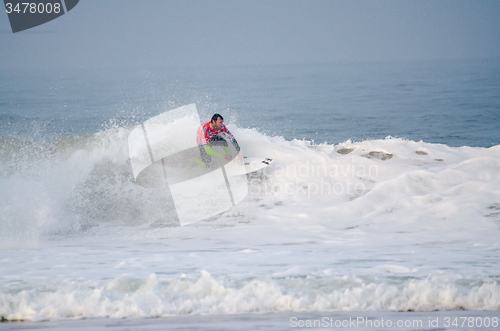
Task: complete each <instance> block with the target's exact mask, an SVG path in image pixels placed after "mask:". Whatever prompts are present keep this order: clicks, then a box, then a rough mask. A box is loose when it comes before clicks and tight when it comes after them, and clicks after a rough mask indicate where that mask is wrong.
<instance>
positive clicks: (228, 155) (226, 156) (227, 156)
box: [224, 154, 233, 161]
mask: <svg viewBox="0 0 500 331" xmlns="http://www.w3.org/2000/svg"><path fill="white" fill-rule="evenodd" d="M224 158H225V159H226V160H228V161H231V160H232V158H233V156H232V155H230V154H226V155H224Z"/></svg>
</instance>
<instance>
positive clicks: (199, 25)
mask: <svg viewBox="0 0 500 331" xmlns="http://www.w3.org/2000/svg"><path fill="white" fill-rule="evenodd" d="M0 45H1V46H0V60H1V64H0V67H40V68H42V67H43V68H51V67H56V66H62V67H108V66H116V67H130V66H152V65H168V66H170V65H233V64H243V65H244V64H290V63H318V62H320V63H324V62H335V61H346V60H347V61H350V60H356V61H357V60H361V61H379V60H407V59H408V60H409V59H448V58H491V57H500V1H496V0H495V1H493V0H492V1H481V0H471V1H460V0H450V1H438V0H432V1H402V0H395V1H353V0H349V1H348V0H345V1H334V0H332V1H319V0H308V1H294V0H289V1H282V0H266V1H257V0H252V1H243V0H240V1H236V0H230V1H224V0H217V1H215V0H214V1H211V0H208V1H187V0H174V1H169V0H80V3H79V4H78V5H77V6H76V7H75V8H74V9H73V10H72V11H70V12H69V13H67V14H66V15H63V16H62V17H60V18H58V19H55V20H53V21H51V22H48V23H46V24H43V25H41V26H38V27H35V28H32V29H30V30H26V31H25V32H19V33H16V34H13V33H12V31H11V29H10V25H9V22H8V17H7V14H6V13H5V14H0Z"/></svg>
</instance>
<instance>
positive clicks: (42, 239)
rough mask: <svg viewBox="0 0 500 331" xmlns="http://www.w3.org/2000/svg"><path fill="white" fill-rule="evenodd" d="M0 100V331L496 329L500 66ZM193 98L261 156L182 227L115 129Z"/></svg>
mask: <svg viewBox="0 0 500 331" xmlns="http://www.w3.org/2000/svg"><path fill="white" fill-rule="evenodd" d="M0 91H2V93H1V94H0V215H1V216H0V238H1V239H0V266H1V267H0V316H2V319H3V320H8V321H24V322H23V323H1V324H0V328H2V329H4V328H5V329H13V330H14V329H16V330H17V329H25V328H26V329H27V328H29V329H32V328H35V329H70V328H75V327H81V328H88V327H93V328H102V329H104V328H114V329H117V330H118V329H120V330H121V329H166V328H184V329H189V328H192V329H199V328H205V329H214V330H221V329H236V328H237V329H248V330H255V329H263V330H264V329H269V330H277V329H290V328H294V327H299V328H300V325H304V326H305V325H306V324H304V323H306V321H307V320H314V319H321V318H323V317H325V316H327V317H332V318H334V319H335V320H338V321H343V320H349V319H350V318H356V319H357V318H364V319H369V320H372V321H377V320H380V319H382V318H384V319H385V320H386V321H387V320H388V319H389V320H393V321H396V320H404V321H407V320H410V319H419V320H421V321H423V322H422V325H419V324H417V325H416V326H415V325H413V326H411V327H409V326H405V327H404V326H401V327H399V326H398V328H401V329H419V330H420V329H422V330H427V329H436V328H442V329H443V328H444V329H457V330H466V329H470V328H471V325H469V324H463V323H462V321H463V318H466V321H467V323H469V322H470V320H469V318H472V319H473V321H472V322H471V323H473V325H472V326H473V327H474V328H475V329H485V330H491V329H495V328H496V327H495V325H497V326H498V318H499V317H500V313H499V311H500V262H499V261H500V241H499V238H500V130H499V127H500V60H476V61H473V60H468V61H465V60H464V61H427V62H404V63H403V62H399V63H335V64H328V65H327V64H323V65H302V66H254V67H211V68H198V67H184V68H143V69H109V68H105V69H58V70H52V71H50V70H40V69H38V70H28V69H25V70H11V69H9V70H2V71H0ZM190 103H195V104H196V106H197V108H198V110H199V112H200V114H201V115H202V117H203V118H204V119H206V120H208V119H209V117H210V116H211V115H212V114H213V113H214V112H218V113H221V114H222V115H223V116H224V118H225V123H226V124H227V125H228V128H229V129H230V130H231V132H232V133H233V134H234V135H235V137H236V139H237V140H238V142H239V143H240V145H241V147H242V150H243V152H244V153H245V154H246V155H249V156H263V157H269V158H273V159H274V160H275V161H274V163H273V164H272V165H271V166H269V167H268V168H266V169H265V170H263V171H261V172H259V173H255V174H252V175H250V176H249V177H248V183H249V195H248V197H247V198H246V199H245V200H244V201H243V202H241V203H240V204H238V205H237V206H235V207H233V208H232V209H230V210H229V211H227V212H225V213H222V214H221V215H219V216H216V217H213V218H210V219H207V220H204V221H201V222H198V223H194V224H190V225H187V226H183V227H180V226H178V225H177V223H176V222H175V220H174V219H173V218H172V217H171V216H170V215H171V214H170V213H169V212H170V210H169V205H168V204H166V203H165V201H166V200H167V199H168V198H169V197H168V192H165V191H164V190H161V189H145V188H142V187H140V186H138V185H136V184H135V183H134V178H133V175H132V170H131V167H130V165H129V164H128V163H127V160H128V158H129V155H128V148H127V136H128V133H129V132H130V130H131V129H132V128H133V127H134V126H135V125H138V124H140V123H142V122H143V121H144V120H146V119H148V118H150V117H153V116H155V115H158V114H160V113H163V112H165V111H168V110H170V109H174V108H176V107H179V106H182V105H185V104H190ZM193 203H196V202H193ZM124 318H125V319H126V320H125V321H124V320H123V319H124ZM294 318H295V319H294ZM436 318H437V319H439V325H437V326H436V325H435V324H433V323H431V320H432V321H434V320H435V319H436ZM446 318H448V320H446ZM455 318H456V319H458V322H460V323H458V324H455V325H454V324H453V319H455ZM460 318H462V320H460ZM299 320H301V321H304V322H303V324H299V323H298V322H297V321H299ZM495 321H496V322H495ZM447 322H448V324H446V323H447ZM479 322H481V325H479ZM294 323H295V324H294ZM332 323H333V324H328V325H321V327H322V328H324V329H332V328H337V327H336V326H335V323H334V322H332ZM486 323H488V325H486ZM494 323H497V324H494ZM394 324H396V322H394ZM403 324H404V323H403ZM349 327H351V326H349ZM356 327H357V328H358V329H378V328H384V326H381V325H380V324H379V325H378V326H377V324H375V325H367V324H360V325H357V326H356ZM385 327H386V328H391V327H388V326H387V325H385ZM392 328H396V327H395V326H394V325H393V326H392Z"/></svg>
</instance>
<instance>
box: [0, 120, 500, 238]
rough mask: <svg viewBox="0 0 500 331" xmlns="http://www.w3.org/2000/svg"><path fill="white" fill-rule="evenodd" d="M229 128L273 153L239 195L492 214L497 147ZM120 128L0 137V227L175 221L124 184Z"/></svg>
mask: <svg viewBox="0 0 500 331" xmlns="http://www.w3.org/2000/svg"><path fill="white" fill-rule="evenodd" d="M230 129H231V130H232V131H233V133H234V134H235V136H236V137H237V138H238V141H239V143H240V145H241V146H242V149H243V151H244V153H245V154H246V155H251V156H253V155H255V156H264V157H270V158H273V159H274V160H275V162H274V163H273V166H271V167H268V168H266V169H265V171H263V172H261V173H258V174H253V175H252V176H250V177H249V184H250V185H249V190H250V193H249V197H248V199H247V200H248V201H249V203H252V201H253V203H254V204H255V203H268V204H270V205H284V204H285V205H290V207H291V208H292V209H293V205H294V204H296V203H299V204H300V206H301V207H302V209H304V210H311V211H312V212H311V215H309V216H308V219H311V218H314V217H312V216H314V215H316V216H317V217H316V218H315V219H316V222H321V221H320V219H324V218H325V217H324V216H325V215H328V218H329V219H330V220H331V219H335V220H337V222H336V223H335V224H336V226H349V225H350V226H354V225H360V224H363V222H365V223H366V222H368V221H369V222H373V221H374V220H380V221H381V222H386V223H387V222H390V221H391V220H397V219H398V218H401V217H402V216H404V217H405V219H406V220H407V221H406V222H412V223H414V225H415V226H416V227H421V228H423V227H425V226H427V225H426V224H427V222H428V220H429V219H431V220H435V219H436V217H439V218H440V219H441V221H442V222H441V226H443V227H444V226H447V225H449V223H447V222H445V221H443V220H453V221H454V222H457V221H459V222H460V220H465V219H467V217H468V218H469V219H470V218H473V219H476V220H483V222H484V223H485V224H484V226H492V225H494V222H493V223H492V222H490V221H491V220H492V219H493V220H494V221H495V222H498V213H497V210H498V209H499V206H500V192H499V191H498V187H499V184H500V146H494V147H491V148H472V147H449V146H446V145H442V144H431V143H425V142H422V141H420V142H415V141H410V140H404V139H394V138H391V137H388V138H386V139H383V140H368V141H362V142H352V141H347V142H343V143H340V144H337V145H334V144H326V143H325V144H319V145H313V144H312V143H311V142H309V141H305V140H292V141H287V140H285V139H283V138H282V137H270V136H267V135H265V134H261V133H259V132H258V131H257V130H255V129H242V128H238V127H232V128H230ZM129 132H130V130H129V129H127V128H113V129H109V130H106V131H102V132H99V133H96V134H93V135H86V136H73V137H64V138H60V139H58V140H55V141H51V142H45V141H35V140H26V139H19V138H11V137H1V138H0V139H1V144H0V146H1V147H0V160H1V166H0V184H1V185H0V187H1V189H0V197H1V202H0V212H1V213H2V227H1V230H0V232H1V233H0V234H1V235H2V236H4V237H7V238H15V240H17V239H22V238H23V237H24V238H25V239H37V238H40V237H41V236H45V235H53V234H57V233H70V232H79V231H84V230H85V229H87V228H89V227H92V226H95V225H99V224H106V223H108V224H109V223H113V224H120V225H123V224H125V225H130V226H135V225H143V224H156V225H160V226H175V225H176V224H175V221H174V218H173V217H169V216H168V215H169V213H170V212H171V209H172V205H169V204H167V203H165V201H166V200H168V193H167V192H164V191H162V190H161V189H144V188H141V187H138V186H137V185H135V184H134V181H133V176H132V173H131V169H130V165H129V164H128V163H127V159H128V151H127V145H126V138H127V135H128V133H129ZM257 201H258V202H257ZM299 213H302V214H304V212H303V211H302V212H299V211H297V214H299ZM429 215H433V216H432V217H430V218H429ZM306 218H307V217H306ZM488 218H489V219H488ZM485 219H486V221H484V220H485ZM353 220H354V223H356V224H354V225H353ZM410 220H411V221H410ZM19 237H21V238H19Z"/></svg>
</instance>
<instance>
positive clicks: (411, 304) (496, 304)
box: [0, 270, 500, 321]
mask: <svg viewBox="0 0 500 331" xmlns="http://www.w3.org/2000/svg"><path fill="white" fill-rule="evenodd" d="M320 289H321V290H320ZM0 303H2V304H1V305H0V315H1V316H3V317H4V318H5V319H7V320H31V321H40V320H46V319H64V318H87V317H105V318H134V317H166V316H179V315H201V314H242V313H257V312H258V313H265V312H293V311H295V312H311V311H322V312H328V311H332V312H333V311H434V310H464V309H465V310H469V309H474V310H498V309H500V284H499V283H498V279H496V280H495V279H481V280H479V281H478V280H468V279H463V278H461V277H456V276H444V275H432V276H429V277H426V278H423V279H418V278H408V277H394V278H393V279H392V280H391V281H389V282H388V281H387V279H386V278H381V277H377V276H367V277H356V276H336V277H335V276H325V275H310V276H309V277H308V278H307V279H300V278H299V279H297V278H282V279H280V278H279V277H263V278H261V279H252V280H240V281H236V282H235V281H230V280H229V279H216V278H214V277H213V276H212V275H210V274H209V273H208V272H206V271H203V270H202V271H201V275H200V276H199V277H188V276H186V275H182V276H180V277H173V278H165V277H160V276H158V275H156V274H151V275H150V276H148V277H145V278H130V277H125V276H122V277H117V278H114V279H112V280H109V281H108V282H107V283H106V284H102V285H97V286H96V284H95V283H94V282H92V281H87V280H83V279H77V280H72V281H63V282H62V283H57V284H56V283H52V284H46V285H45V288H44V290H43V291H40V290H38V289H33V288H32V289H26V287H23V290H22V291H19V290H15V289H10V291H9V293H0Z"/></svg>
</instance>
